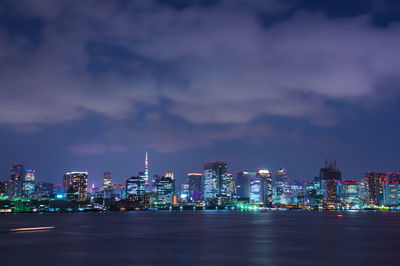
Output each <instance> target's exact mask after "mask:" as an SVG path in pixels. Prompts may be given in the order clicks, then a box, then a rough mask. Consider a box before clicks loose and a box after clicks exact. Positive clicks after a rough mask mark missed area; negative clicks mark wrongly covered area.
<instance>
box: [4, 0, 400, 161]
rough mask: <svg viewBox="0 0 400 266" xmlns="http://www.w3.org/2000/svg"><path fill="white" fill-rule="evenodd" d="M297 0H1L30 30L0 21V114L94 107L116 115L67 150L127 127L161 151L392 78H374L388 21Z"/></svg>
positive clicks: (374, 94)
mask: <svg viewBox="0 0 400 266" xmlns="http://www.w3.org/2000/svg"><path fill="white" fill-rule="evenodd" d="M298 2H299V1H256V0H252V1H241V0H237V1H231V0H229V1H228V0H226V1H206V2H202V4H196V3H197V1H190V2H189V4H187V3H186V4H182V2H180V1H175V2H172V4H171V2H168V3H169V4H166V2H165V1H103V2H98V1H50V0H47V1H45V0H42V1H22V0H20V1H12V2H11V1H10V2H9V4H8V5H6V6H2V7H3V11H2V12H7V14H8V15H9V16H14V17H15V18H16V19H18V18H20V19H26V18H29V19H36V20H38V21H40V22H41V23H40V28H39V29H38V33H37V35H38V38H37V39H36V40H35V41H34V42H33V41H32V38H30V37H29V36H28V35H29V34H28V33H26V32H25V33H24V32H23V31H22V32H17V33H14V34H10V31H12V27H11V28H10V26H9V25H7V24H3V26H0V81H1V87H0V123H1V124H3V125H11V126H14V127H16V128H25V126H26V128H32V129H35V131H36V129H37V128H40V127H41V126H42V125H49V124H59V123H66V122H70V121H80V120H82V119H86V118H87V117H88V116H89V115H91V114H96V115H99V116H101V117H104V119H112V120H116V121H120V122H119V123H120V124H121V125H118V126H115V129H113V130H112V131H111V133H107V134H108V135H107V134H104V135H102V132H99V135H101V137H99V139H96V140H89V141H87V142H85V141H76V142H73V143H72V144H71V146H70V151H72V152H74V153H78V154H81V155H94V154H101V153H109V152H123V151H125V150H126V149H125V148H121V143H119V142H122V141H127V139H133V140H135V141H138V142H144V143H145V145H146V146H148V147H150V148H153V149H157V150H160V151H163V152H172V151H176V150H180V149H186V148H190V147H198V146H208V145H211V144H212V143H214V142H215V141H219V140H233V139H247V140H251V141H253V142H260V141H262V140H265V139H268V138H270V137H271V136H276V135H279V134H281V133H282V132H281V131H280V130H279V128H278V126H277V125H272V123H269V122H268V119H266V120H265V119H264V120H260V119H262V118H271V117H272V118H282V119H294V120H298V121H301V123H302V124H306V125H312V126H314V125H317V126H323V127H325V126H332V125H335V124H336V123H338V122H340V121H341V119H342V116H343V115H344V114H343V111H342V110H341V108H340V106H341V104H349V105H351V106H352V107H353V108H362V106H363V102H365V101H368V102H373V101H375V99H377V98H379V99H387V98H388V97H390V96H391V95H393V91H397V89H398V87H396V84H391V85H392V90H391V91H390V92H389V91H388V90H385V89H383V88H384V87H386V86H387V83H388V80H389V81H391V80H398V78H399V71H398V69H400V54H399V53H398V47H399V46H400V26H399V24H398V23H390V24H388V25H387V27H377V26H376V25H374V24H373V23H372V21H373V18H372V15H371V14H358V15H357V16H353V17H351V16H346V17H339V16H336V17H332V16H328V15H326V14H325V13H324V12H323V11H316V10H314V11H309V10H307V9H305V8H299V4H298ZM5 8H6V9H7V10H6V11H4V10H5ZM376 8H377V9H379V10H383V9H384V8H385V6H377V7H376ZM285 12H286V16H284V17H285V19H280V20H276V21H275V22H274V23H268V25H266V24H265V23H263V22H264V21H265V20H266V19H267V18H268V17H269V16H272V17H273V16H276V14H284V13H285ZM380 12H381V11H380ZM393 87H394V88H393ZM378 96H379V97H378ZM333 103H334V104H333ZM338 103H339V104H338ZM147 109H155V110H156V111H155V112H150V114H149V113H148V112H147ZM140 116H146V117H147V118H146V119H145V120H143V121H142V120H140V119H141V118H140ZM139 121H140V124H139ZM257 121H263V122H257ZM277 132H278V133H277ZM109 135H112V138H111V139H112V140H110V137H109ZM118 139H120V141H118ZM149 139H151V142H148V141H149Z"/></svg>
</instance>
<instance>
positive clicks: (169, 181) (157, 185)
mask: <svg viewBox="0 0 400 266" xmlns="http://www.w3.org/2000/svg"><path fill="white" fill-rule="evenodd" d="M153 191H154V192H155V193H156V195H157V196H156V197H157V202H162V203H168V204H171V203H172V197H173V196H174V195H175V179H174V174H173V173H166V174H165V175H164V176H162V177H158V178H156V179H155V180H154V182H153Z"/></svg>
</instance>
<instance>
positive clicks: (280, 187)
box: [273, 168, 291, 204]
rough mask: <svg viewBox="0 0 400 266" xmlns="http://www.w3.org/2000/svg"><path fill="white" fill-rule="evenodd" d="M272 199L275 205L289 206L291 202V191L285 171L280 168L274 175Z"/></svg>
mask: <svg viewBox="0 0 400 266" xmlns="http://www.w3.org/2000/svg"><path fill="white" fill-rule="evenodd" d="M274 184H275V185H274V188H275V189H274V190H275V193H274V197H273V202H274V203H276V204H289V203H290V200H291V191H290V186H289V180H288V176H287V171H286V169H283V168H280V169H279V170H278V171H276V172H275V174H274Z"/></svg>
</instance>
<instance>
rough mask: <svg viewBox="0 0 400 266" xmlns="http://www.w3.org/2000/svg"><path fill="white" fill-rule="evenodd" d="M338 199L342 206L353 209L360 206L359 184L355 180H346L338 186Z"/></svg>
mask: <svg viewBox="0 0 400 266" xmlns="http://www.w3.org/2000/svg"><path fill="white" fill-rule="evenodd" d="M339 193H340V199H341V201H342V205H344V206H345V207H348V208H353V207H354V206H358V205H359V204H360V197H359V195H360V184H359V182H357V181H355V180H346V181H343V182H342V183H341V184H340V192H339Z"/></svg>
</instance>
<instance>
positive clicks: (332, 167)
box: [320, 161, 342, 209]
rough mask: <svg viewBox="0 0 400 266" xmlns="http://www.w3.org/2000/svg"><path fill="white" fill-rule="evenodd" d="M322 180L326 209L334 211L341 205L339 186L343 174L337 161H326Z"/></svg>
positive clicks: (321, 176) (321, 173)
mask: <svg viewBox="0 0 400 266" xmlns="http://www.w3.org/2000/svg"><path fill="white" fill-rule="evenodd" d="M320 179H321V180H322V191H323V205H324V207H325V208H326V209H334V208H335V207H336V205H338V204H339V200H340V199H339V195H338V184H339V183H340V180H342V173H341V172H340V171H339V170H338V169H337V168H336V161H333V162H332V161H325V167H324V168H321V169H320Z"/></svg>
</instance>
